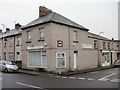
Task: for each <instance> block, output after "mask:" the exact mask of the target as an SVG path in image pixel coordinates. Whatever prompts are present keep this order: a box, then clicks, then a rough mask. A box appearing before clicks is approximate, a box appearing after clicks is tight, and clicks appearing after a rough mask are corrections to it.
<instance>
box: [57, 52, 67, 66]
mask: <svg viewBox="0 0 120 90" xmlns="http://www.w3.org/2000/svg"><path fill="white" fill-rule="evenodd" d="M56 59H57V63H56V67H57V68H60V67H66V53H64V52H58V53H56Z"/></svg>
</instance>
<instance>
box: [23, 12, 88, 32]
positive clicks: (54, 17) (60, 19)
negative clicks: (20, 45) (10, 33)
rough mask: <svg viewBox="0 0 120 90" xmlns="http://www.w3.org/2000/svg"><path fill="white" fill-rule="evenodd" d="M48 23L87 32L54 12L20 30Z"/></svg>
mask: <svg viewBox="0 0 120 90" xmlns="http://www.w3.org/2000/svg"><path fill="white" fill-rule="evenodd" d="M48 22H54V23H59V24H63V25H67V26H71V27H75V28H79V29H82V30H86V31H88V29H87V28H85V27H83V26H81V25H79V24H77V23H75V22H73V21H71V20H70V19H68V18H66V17H64V16H62V15H60V14H58V13H55V12H53V13H50V14H48V15H45V16H42V17H39V18H37V19H35V20H33V21H32V22H30V23H28V24H27V25H25V26H23V27H22V29H25V28H28V27H32V26H36V25H39V24H43V23H48Z"/></svg>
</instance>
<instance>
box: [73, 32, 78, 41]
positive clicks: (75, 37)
mask: <svg viewBox="0 0 120 90" xmlns="http://www.w3.org/2000/svg"><path fill="white" fill-rule="evenodd" d="M73 41H78V31H73Z"/></svg>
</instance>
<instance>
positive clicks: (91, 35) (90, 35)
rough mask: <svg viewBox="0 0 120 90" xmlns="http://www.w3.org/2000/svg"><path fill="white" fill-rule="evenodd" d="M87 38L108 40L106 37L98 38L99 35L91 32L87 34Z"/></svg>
mask: <svg viewBox="0 0 120 90" xmlns="http://www.w3.org/2000/svg"><path fill="white" fill-rule="evenodd" d="M88 37H90V38H95V39H100V40H110V39H108V38H106V37H103V36H100V35H97V34H94V33H91V32H88Z"/></svg>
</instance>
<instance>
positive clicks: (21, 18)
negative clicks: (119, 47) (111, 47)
mask: <svg viewBox="0 0 120 90" xmlns="http://www.w3.org/2000/svg"><path fill="white" fill-rule="evenodd" d="M118 1H119V0H0V23H1V24H4V25H5V26H6V27H9V28H11V29H13V28H14V23H20V24H21V25H25V24H27V23H29V22H31V21H32V20H34V19H36V18H38V16H39V6H45V7H47V8H49V9H52V10H53V11H54V12H57V13H59V14H61V15H63V16H65V17H67V18H68V19H70V20H73V21H74V22H76V23H78V24H80V25H83V26H84V27H86V28H88V29H89V31H90V32H93V33H95V34H99V32H104V33H103V34H101V35H102V36H105V37H108V38H110V39H111V38H115V39H117V38H118ZM1 24H0V29H3V26H2V25H1Z"/></svg>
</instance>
